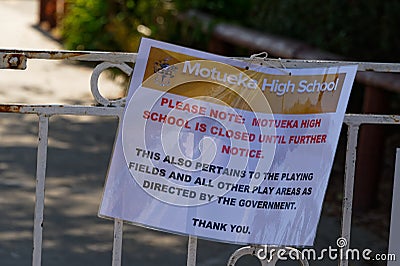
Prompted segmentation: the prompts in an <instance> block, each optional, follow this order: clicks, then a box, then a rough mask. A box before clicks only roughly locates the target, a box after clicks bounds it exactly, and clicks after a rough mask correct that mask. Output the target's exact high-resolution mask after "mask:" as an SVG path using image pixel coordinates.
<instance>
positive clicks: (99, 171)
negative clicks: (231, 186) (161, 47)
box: [0, 0, 385, 266]
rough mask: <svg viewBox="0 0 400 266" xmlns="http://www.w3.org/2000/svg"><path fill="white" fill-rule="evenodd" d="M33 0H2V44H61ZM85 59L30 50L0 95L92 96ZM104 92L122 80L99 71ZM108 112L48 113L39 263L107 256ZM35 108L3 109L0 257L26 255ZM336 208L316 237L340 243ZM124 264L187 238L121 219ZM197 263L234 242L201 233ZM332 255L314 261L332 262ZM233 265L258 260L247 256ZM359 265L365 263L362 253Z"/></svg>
mask: <svg viewBox="0 0 400 266" xmlns="http://www.w3.org/2000/svg"><path fill="white" fill-rule="evenodd" d="M38 9H39V8H38V1H33V0H0V48H2V49H40V50H55V49H62V47H61V46H60V44H59V43H57V42H55V41H53V40H51V39H50V38H48V37H47V36H46V35H45V34H43V33H42V32H40V31H39V30H37V27H36V24H37V20H38V15H37V11H38ZM90 74H91V69H90V68H87V67H84V66H81V65H76V64H71V63H65V62H59V61H53V62H48V61H47V60H29V61H28V69H27V70H25V71H16V70H0V102H1V103H32V104H33V103H35V104H50V103H59V104H90V103H93V102H94V101H93V99H92V96H91V93H90V87H89V79H90ZM101 87H102V89H103V93H104V95H105V96H108V97H110V98H112V97H117V96H121V94H122V92H123V88H122V87H121V86H120V85H118V84H116V83H115V82H113V81H112V80H109V79H108V78H107V77H104V78H103V79H102V80H101ZM116 128H117V121H116V119H114V118H87V117H68V116H61V117H54V118H52V119H51V120H50V132H49V150H48V169H47V177H46V178H47V179H46V200H45V206H46V207H45V221H44V234H43V238H44V240H43V260H42V261H43V263H42V264H43V265H59V266H63V265H65V266H66V265H111V248H112V238H113V232H112V230H113V223H112V221H108V220H104V219H101V218H98V217H97V210H98V206H99V203H100V200H101V194H102V187H103V184H104V179H105V176H106V171H107V166H108V161H109V158H110V155H111V151H112V144H113V140H114V135H115V130H116ZM36 145H37V117H36V116H29V115H16V114H0V210H1V218H0V265H2V266H3V265H30V263H31V262H30V261H31V256H32V254H31V253H32V228H33V207H34V189H35V179H34V175H35V167H36ZM353 234H354V236H353V242H352V244H354V246H356V247H360V248H366V247H368V248H370V249H372V250H374V251H376V252H378V251H379V250H383V249H384V248H385V243H382V241H381V240H380V239H378V238H376V237H375V236H373V235H371V234H370V233H368V232H366V231H365V230H363V229H359V228H355V230H354V233H353ZM338 236H339V221H338V219H337V218H328V217H325V216H323V217H322V219H321V222H320V226H319V231H318V235H317V240H316V247H317V248H318V249H319V250H321V249H322V248H328V246H332V247H334V248H335V247H336V239H337V237H338ZM123 241H124V249H123V265H184V264H185V263H186V245H187V238H185V237H182V236H175V235H171V234H167V233H162V232H156V231H153V230H146V229H143V228H140V227H136V226H132V225H125V233H124V240H123ZM198 248H199V250H198V251H199V253H198V258H197V261H198V265H225V264H226V262H227V260H228V258H229V256H230V254H231V253H232V252H233V251H234V250H235V249H236V248H238V246H235V245H228V244H221V243H214V242H210V241H205V240H201V241H199V247H198ZM336 264H337V263H336V262H333V261H329V259H326V260H324V261H323V262H321V261H316V262H312V263H311V265H336ZM239 265H258V264H257V261H256V260H255V259H254V258H251V257H248V258H246V259H243V260H241V261H240V263H239ZM355 265H363V263H362V262H359V263H355Z"/></svg>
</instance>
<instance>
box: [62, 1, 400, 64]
mask: <svg viewBox="0 0 400 266" xmlns="http://www.w3.org/2000/svg"><path fill="white" fill-rule="evenodd" d="M66 1H67V12H66V16H65V17H64V20H63V27H62V29H63V40H64V44H65V46H66V48H67V49H73V50H76V49H78V50H109V51H131V52H135V51H137V48H138V43H139V40H140V38H139V37H141V36H146V37H150V38H153V39H158V40H164V41H169V42H173V43H177V44H185V45H190V46H192V47H196V48H201V49H203V50H206V49H207V46H206V45H207V40H208V37H209V36H207V34H205V33H203V32H202V31H201V30H200V28H199V27H200V26H199V27H192V26H189V25H188V23H185V22H182V21H178V20H177V17H178V15H179V14H182V13H184V12H185V11H187V10H189V9H196V10H199V11H203V12H205V13H207V14H209V15H211V16H213V17H214V18H215V23H217V22H221V21H223V22H228V23H232V24H237V25H242V26H245V27H249V28H252V29H256V30H258V31H261V32H266V33H270V34H271V33H272V34H276V35H280V36H285V37H291V38H294V39H297V40H301V41H304V42H306V43H308V44H310V45H312V46H315V47H318V48H320V49H323V50H326V51H330V52H334V53H337V54H340V55H344V56H346V57H348V58H351V59H358V60H366V61H382V62H385V61H386V62H394V61H399V58H400V49H399V47H400V37H399V34H398V32H399V30H398V28H399V25H400V16H399V11H400V1H397V0H387V1H375V0H362V1H361V0H326V1H319V0H285V1H281V0H214V1H204V0H66ZM242 55H243V54H242ZM232 56H235V55H234V54H233V55H232Z"/></svg>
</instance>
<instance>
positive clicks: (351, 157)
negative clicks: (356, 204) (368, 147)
mask: <svg viewBox="0 0 400 266" xmlns="http://www.w3.org/2000/svg"><path fill="white" fill-rule="evenodd" d="M358 129H359V125H358V124H357V125H353V124H349V127H348V130H347V152H346V166H345V178H344V191H343V194H344V195H343V206H342V212H343V215H342V232H341V236H342V238H344V241H345V244H344V245H342V244H343V242H341V247H342V250H343V253H342V254H347V250H348V249H349V245H350V232H351V215H352V208H353V191H354V173H355V169H356V155H357V136H358ZM348 263H349V262H348V260H347V258H345V257H343V256H341V257H340V258H339V265H340V266H347V265H348Z"/></svg>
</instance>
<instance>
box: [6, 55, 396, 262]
mask: <svg viewBox="0 0 400 266" xmlns="http://www.w3.org/2000/svg"><path fill="white" fill-rule="evenodd" d="M29 59H45V60H74V61H90V62H98V65H97V66H96V67H95V68H94V70H93V73H92V76H91V92H92V95H93V97H94V99H95V100H96V102H97V103H98V104H97V105H96V106H81V105H70V106H66V105H45V106H43V105H40V106H39V105H9V104H0V113H19V114H36V115H37V116H38V120H39V124H38V128H39V130H38V132H39V138H38V147H37V170H36V192H35V195H36V199H35V211H34V221H33V256H32V265H34V266H39V265H41V257H42V239H43V226H42V225H43V213H44V208H45V201H44V199H45V196H44V191H45V179H46V165H47V148H48V128H49V118H50V117H52V116H57V115H80V116H81V115H88V116H113V117H117V118H118V119H119V120H120V119H122V114H123V108H124V105H125V101H124V99H119V100H109V99H106V98H104V97H103V96H102V95H101V94H100V92H99V89H98V80H99V76H100V74H101V73H102V71H104V70H105V69H108V68H118V69H120V70H121V71H123V72H124V73H125V74H126V75H128V76H130V75H131V74H132V67H131V66H130V64H133V63H134V62H135V59H136V54H134V53H108V52H75V51H10V50H0V69H1V68H3V69H20V70H23V69H25V68H26V62H27V60H29ZM243 60H246V59H243ZM253 62H254V59H253ZM268 63H269V64H271V65H275V66H277V67H280V66H282V64H284V65H285V66H286V67H311V66H325V65H328V64H329V65H340V64H349V63H350V64H351V63H356V64H358V65H359V68H358V71H375V72H393V73H398V72H400V64H393V63H390V64H389V63H388V64H387V63H365V62H341V61H319V60H318V61H313V60H273V59H268ZM0 82H1V81H0ZM344 123H345V124H346V125H347V126H348V138H347V151H346V165H345V178H344V193H343V206H342V226H341V236H342V237H343V238H344V239H346V240H347V243H350V233H351V228H352V226H351V224H352V222H351V219H352V203H353V188H354V173H355V164H356V153H357V137H358V131H359V127H360V126H361V125H362V124H400V116H397V115H362V114H347V115H346V116H345V120H344ZM0 182H1V180H0ZM122 239H123V222H122V221H121V220H118V219H116V220H114V240H113V251H112V265H113V266H117V265H121V255H122ZM258 248H260V247H259V246H248V247H243V248H241V249H238V250H237V251H236V252H235V253H234V254H232V256H231V257H230V259H229V261H228V262H227V263H228V265H235V263H236V261H237V260H238V259H239V258H240V257H241V256H244V255H254V254H255V251H256V250H257V249H258ZM348 248H349V245H347V246H346V247H344V252H346V250H347V249H348ZM288 249H289V247H288ZM196 252H197V239H196V238H195V237H189V239H188V256H187V265H196ZM276 261H277V258H274V259H273V260H270V261H267V260H263V261H261V263H262V265H275V263H276ZM300 262H301V263H302V264H303V265H308V262H307V261H306V260H304V261H300ZM339 265H343V266H344V265H348V261H346V260H345V259H340V260H339Z"/></svg>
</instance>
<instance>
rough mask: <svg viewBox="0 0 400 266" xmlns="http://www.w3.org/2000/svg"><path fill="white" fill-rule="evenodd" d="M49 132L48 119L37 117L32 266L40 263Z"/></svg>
mask: <svg viewBox="0 0 400 266" xmlns="http://www.w3.org/2000/svg"><path fill="white" fill-rule="evenodd" d="M48 132H49V117H47V116H45V115H40V116H39V139H38V150H37V163H36V194H35V196H36V199H35V216H34V221H33V254H32V265H33V266H40V265H41V263H42V233H43V211H44V189H45V178H46V164H47V142H48Z"/></svg>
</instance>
